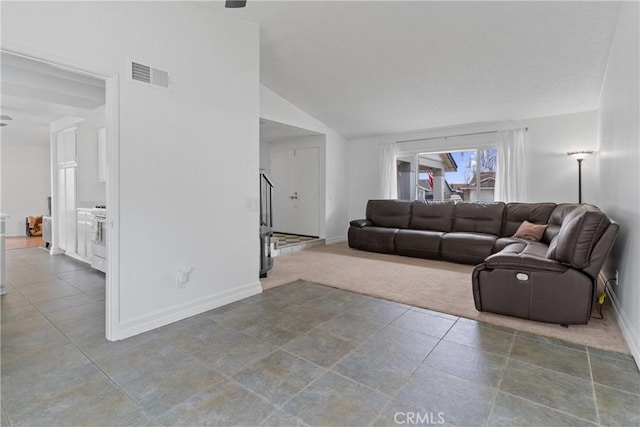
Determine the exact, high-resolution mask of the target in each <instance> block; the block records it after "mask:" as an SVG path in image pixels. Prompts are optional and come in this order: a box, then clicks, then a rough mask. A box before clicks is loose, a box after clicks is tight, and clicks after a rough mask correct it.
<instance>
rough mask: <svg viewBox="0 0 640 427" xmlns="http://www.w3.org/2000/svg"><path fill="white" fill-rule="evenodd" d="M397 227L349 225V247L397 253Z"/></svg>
mask: <svg viewBox="0 0 640 427" xmlns="http://www.w3.org/2000/svg"><path fill="white" fill-rule="evenodd" d="M397 232H398V229H397V228H387V227H373V226H372V227H364V228H360V227H357V226H353V225H352V226H351V227H349V232H348V235H349V236H348V237H349V247H352V248H354V249H361V250H363V251H369V252H380V253H383V254H393V253H395V243H394V240H395V235H396V233H397Z"/></svg>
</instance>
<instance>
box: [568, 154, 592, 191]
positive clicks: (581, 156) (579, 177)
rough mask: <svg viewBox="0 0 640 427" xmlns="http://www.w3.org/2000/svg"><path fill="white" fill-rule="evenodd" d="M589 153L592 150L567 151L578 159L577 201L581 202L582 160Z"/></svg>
mask: <svg viewBox="0 0 640 427" xmlns="http://www.w3.org/2000/svg"><path fill="white" fill-rule="evenodd" d="M591 153H593V150H579V151H570V152H568V153H567V154H568V155H569V156H572V157H575V159H576V160H577V161H578V203H582V161H583V160H584V158H585V157H587V156H588V155H589V154H591Z"/></svg>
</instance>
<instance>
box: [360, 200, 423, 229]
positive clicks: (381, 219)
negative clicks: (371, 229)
mask: <svg viewBox="0 0 640 427" xmlns="http://www.w3.org/2000/svg"><path fill="white" fill-rule="evenodd" d="M411 204H412V202H410V201H405V200H369V202H368V203H367V220H369V221H370V222H371V223H372V224H373V225H374V226H376V227H388V228H409V222H410V221H411Z"/></svg>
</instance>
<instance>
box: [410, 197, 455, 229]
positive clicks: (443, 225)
mask: <svg viewBox="0 0 640 427" xmlns="http://www.w3.org/2000/svg"><path fill="white" fill-rule="evenodd" d="M454 208H455V204H454V203H451V202H433V201H415V202H413V206H412V207H411V223H410V228H412V229H414V230H430V231H444V232H449V231H451V227H452V226H453V214H454Z"/></svg>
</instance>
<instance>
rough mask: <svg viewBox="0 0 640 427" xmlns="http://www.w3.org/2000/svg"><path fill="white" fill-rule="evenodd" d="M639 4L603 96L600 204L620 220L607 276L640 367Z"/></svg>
mask: <svg viewBox="0 0 640 427" xmlns="http://www.w3.org/2000/svg"><path fill="white" fill-rule="evenodd" d="M639 13H640V7H639V4H638V3H637V2H623V3H622V6H621V8H620V15H619V18H618V25H617V29H616V34H615V37H614V40H613V43H612V46H611V51H610V54H609V63H608V65H607V71H606V74H605V78H604V83H603V86H602V93H601V96H600V109H599V114H598V119H599V144H600V146H599V148H598V150H599V153H600V156H599V160H600V173H601V188H600V194H599V204H600V205H601V206H602V207H603V208H604V209H606V210H607V212H608V213H609V214H610V215H611V216H612V217H613V218H614V219H615V220H616V221H617V222H618V223H619V224H620V232H619V234H618V237H617V239H616V243H615V246H614V249H613V251H612V254H611V256H610V257H609V261H610V262H609V265H607V266H606V268H605V274H606V275H607V276H608V277H609V278H612V277H615V271H616V270H617V271H618V274H619V281H618V283H615V281H614V282H612V286H611V290H612V294H613V295H612V299H613V300H614V302H615V303H616V304H615V306H616V308H617V309H618V323H619V324H620V326H621V329H622V331H623V333H624V335H625V338H626V339H627V343H628V344H629V347H630V348H631V351H632V353H633V355H634V357H635V360H636V363H638V364H639V365H640V194H639V188H640V187H639V186H638V183H639V182H640V125H639V123H638V122H639V120H640V107H639V105H640V84H639V79H640V67H639V65H638V63H639V62H640V54H639V52H640V42H639V40H640V30H639V26H640V24H639V21H640V20H639V18H638V15H639Z"/></svg>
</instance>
